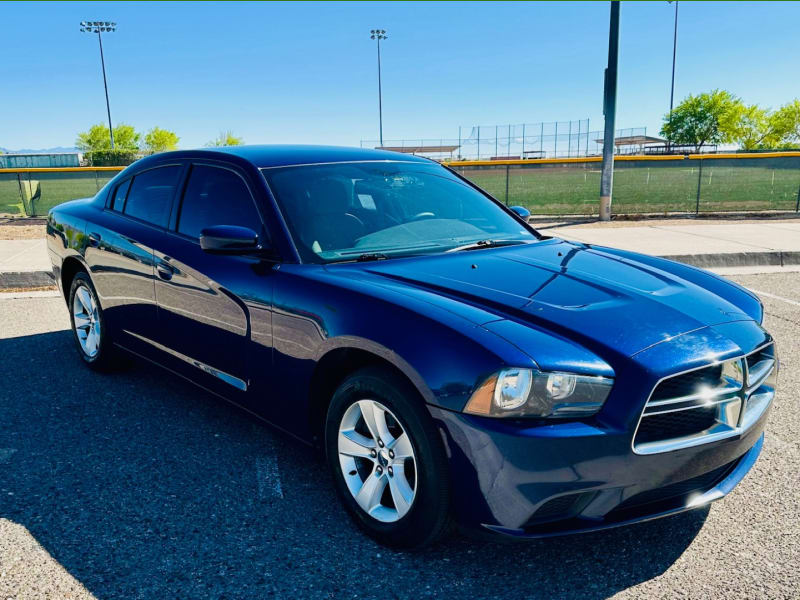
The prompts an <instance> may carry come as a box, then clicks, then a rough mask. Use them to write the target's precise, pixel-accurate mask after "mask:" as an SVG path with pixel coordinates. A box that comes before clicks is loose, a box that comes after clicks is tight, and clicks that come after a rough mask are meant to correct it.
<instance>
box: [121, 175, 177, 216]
mask: <svg viewBox="0 0 800 600" xmlns="http://www.w3.org/2000/svg"><path fill="white" fill-rule="evenodd" d="M180 175H181V167H179V166H177V165H173V166H169V167H158V168H156V169H150V170H149V171H144V172H143V173H139V174H138V175H136V176H135V177H134V178H133V183H132V184H131V187H130V190H129V191H128V200H127V201H126V202H125V208H124V209H123V212H124V213H125V214H126V215H130V216H131V217H136V218H137V219H141V220H142V221H147V222H148V223H152V224H153V225H158V226H159V227H166V226H167V221H169V209H170V205H171V203H172V198H173V196H174V195H175V187H176V186H177V185H178V180H179V178H180Z"/></svg>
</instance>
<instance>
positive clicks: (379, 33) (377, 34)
mask: <svg viewBox="0 0 800 600" xmlns="http://www.w3.org/2000/svg"><path fill="white" fill-rule="evenodd" d="M369 34H370V35H369V39H371V40H375V41H376V42H377V43H378V132H379V136H380V140H381V148H383V99H382V97H381V96H382V92H381V40H385V39H387V38H388V37H389V36H387V35H386V30H385V29H370V30H369Z"/></svg>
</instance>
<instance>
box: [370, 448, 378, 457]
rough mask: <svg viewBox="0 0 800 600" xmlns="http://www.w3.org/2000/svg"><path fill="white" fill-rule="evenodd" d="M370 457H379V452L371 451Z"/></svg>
mask: <svg viewBox="0 0 800 600" xmlns="http://www.w3.org/2000/svg"><path fill="white" fill-rule="evenodd" d="M369 455H370V456H371V457H372V458H375V457H376V456H378V453H377V452H375V450H374V449H373V450H370V451H369Z"/></svg>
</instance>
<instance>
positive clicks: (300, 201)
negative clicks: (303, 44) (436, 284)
mask: <svg viewBox="0 0 800 600" xmlns="http://www.w3.org/2000/svg"><path fill="white" fill-rule="evenodd" d="M262 173H263V174H264V177H265V178H266V180H267V183H268V184H269V186H270V189H271V190H272V193H273V195H274V196H275V199H276V200H277V202H278V205H279V207H280V209H281V212H282V213H283V215H284V218H285V219H286V222H287V224H288V226H289V230H290V233H291V235H292V237H293V239H294V242H295V245H296V246H297V249H298V251H299V253H300V257H301V258H302V259H303V261H304V262H315V263H326V262H335V261H345V260H368V259H371V258H391V257H393V256H404V255H405V256H407V255H410V254H428V253H439V252H446V251H448V250H460V249H472V248H471V246H470V245H471V244H476V246H475V247H476V248H477V247H488V246H491V245H501V244H510V243H527V242H532V241H535V240H536V239H537V238H536V236H535V235H534V234H533V233H532V232H531V230H529V229H527V228H525V226H523V225H521V224H520V222H519V221H518V220H517V219H515V218H514V217H512V216H511V215H509V214H508V213H506V212H505V211H504V210H503V209H502V208H500V207H499V206H498V205H497V204H495V203H494V202H493V201H492V200H491V199H489V198H488V197H486V196H485V195H483V194H482V193H480V192H479V191H477V190H475V189H474V188H472V187H470V186H469V185H467V184H466V183H464V182H463V181H461V180H460V179H458V178H457V177H456V176H455V175H453V174H452V173H450V172H449V171H448V170H446V169H444V168H442V167H440V166H439V165H436V164H434V163H431V164H425V163H402V162H364V163H336V164H324V165H310V166H300V167H280V168H271V169H263V170H262ZM478 243H479V244H478Z"/></svg>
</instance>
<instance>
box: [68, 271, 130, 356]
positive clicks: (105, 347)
mask: <svg viewBox="0 0 800 600" xmlns="http://www.w3.org/2000/svg"><path fill="white" fill-rule="evenodd" d="M80 288H86V289H87V290H88V291H89V293H90V294H91V297H92V299H93V300H94V302H95V303H96V305H97V317H96V319H97V321H99V324H100V336H99V339H100V342H99V344H98V347H97V353H96V354H94V355H93V356H92V355H89V354H87V352H86V351H85V350H84V348H83V346H82V345H81V341H80V339H79V338H78V331H77V329H76V328H75V314H74V311H73V306H74V303H75V294H76V293H77V292H78V290H79V289H80ZM67 308H68V310H69V320H70V325H71V327H72V339H73V340H74V341H75V347H76V348H77V350H78V355H79V356H80V357H81V359H82V360H83V362H84V363H85V364H86V365H87V366H88V367H89V368H91V369H94V370H96V371H110V370H113V369H115V368H117V367H118V366H119V365H120V364H121V356H120V352H119V350H118V349H117V348H116V347H115V346H114V342H113V340H112V339H111V333H110V332H109V330H108V327H107V325H106V320H105V317H104V315H103V308H102V306H101V305H100V300H99V299H98V297H97V291H96V290H95V289H94V284H93V283H92V280H91V278H90V277H89V274H88V273H86V272H85V271H78V272H77V273H76V274H75V276H74V277H73V278H72V282H71V283H70V288H69V296H68V302H67Z"/></svg>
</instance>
